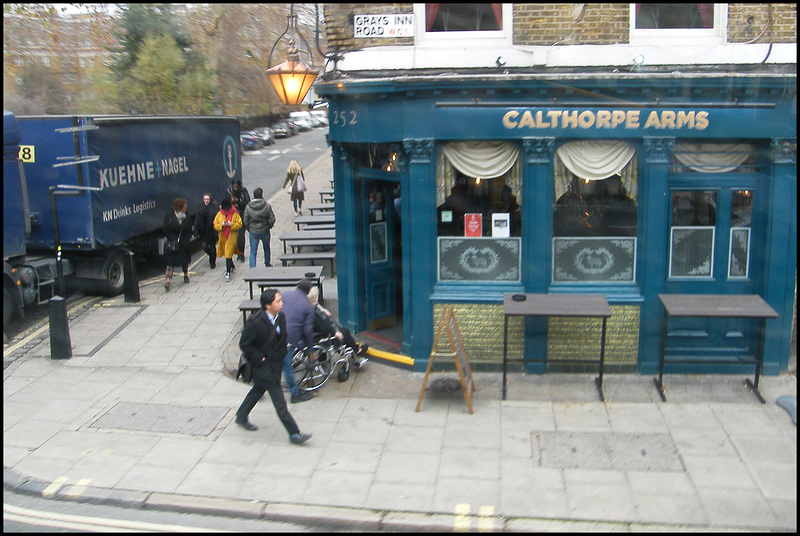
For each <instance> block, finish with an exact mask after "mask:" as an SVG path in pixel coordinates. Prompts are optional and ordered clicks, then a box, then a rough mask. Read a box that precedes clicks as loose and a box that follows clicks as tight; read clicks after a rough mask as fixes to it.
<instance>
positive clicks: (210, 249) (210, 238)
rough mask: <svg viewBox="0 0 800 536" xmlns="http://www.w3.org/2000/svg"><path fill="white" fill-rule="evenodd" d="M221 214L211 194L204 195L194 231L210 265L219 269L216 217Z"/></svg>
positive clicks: (198, 208) (195, 219)
mask: <svg viewBox="0 0 800 536" xmlns="http://www.w3.org/2000/svg"><path fill="white" fill-rule="evenodd" d="M217 212H219V205H217V202H216V201H214V198H213V197H211V194H208V193H206V194H203V202H202V203H200V205H199V206H198V207H197V213H196V214H195V217H194V230H195V233H196V234H197V238H198V239H199V240H200V247H201V248H202V249H203V251H205V252H206V254H208V265H209V266H210V267H211V268H216V267H217V237H218V233H217V231H216V230H214V216H216V215H217Z"/></svg>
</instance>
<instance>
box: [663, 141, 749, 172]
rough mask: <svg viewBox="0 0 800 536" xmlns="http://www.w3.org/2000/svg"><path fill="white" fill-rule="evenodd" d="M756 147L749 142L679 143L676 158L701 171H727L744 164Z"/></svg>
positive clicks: (676, 145) (676, 147) (673, 152)
mask: <svg viewBox="0 0 800 536" xmlns="http://www.w3.org/2000/svg"><path fill="white" fill-rule="evenodd" d="M753 150H754V147H753V146H752V145H750V144H748V143H729V144H721V143H677V144H675V149H674V150H673V151H672V154H673V156H675V159H676V160H677V161H678V162H680V163H681V164H683V165H684V166H688V167H689V168H691V169H692V170H693V171H697V172H699V173H726V172H728V171H733V170H734V169H736V167H737V166H740V165H742V164H744V163H745V162H746V161H747V159H748V158H749V157H750V154H751V153H752V152H753Z"/></svg>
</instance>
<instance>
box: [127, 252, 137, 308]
mask: <svg viewBox="0 0 800 536" xmlns="http://www.w3.org/2000/svg"><path fill="white" fill-rule="evenodd" d="M124 263H125V264H124V266H123V275H124V276H125V303H139V278H138V277H137V276H136V257H135V256H134V254H133V251H129V252H128V254H127V255H125V261H124Z"/></svg>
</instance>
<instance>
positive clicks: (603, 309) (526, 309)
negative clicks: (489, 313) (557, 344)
mask: <svg viewBox="0 0 800 536" xmlns="http://www.w3.org/2000/svg"><path fill="white" fill-rule="evenodd" d="M514 296H525V300H524V301H516V300H514V298H513V297H514ZM503 314H504V315H505V326H504V328H503V400H505V399H506V371H507V363H508V362H509V361H511V362H521V363H523V365H524V364H525V363H546V362H547V358H544V359H524V358H523V359H508V357H507V355H508V317H509V316H542V317H550V316H575V317H598V318H602V319H603V329H602V332H601V336H600V375H599V376H598V377H597V378H595V384H596V385H597V391H598V393H599V394H600V400H601V401H604V402H605V395H604V394H603V363H604V361H605V355H606V320H608V318H609V317H610V316H611V307H609V305H608V301H607V300H606V297H605V296H603V295H602V294H512V293H506V294H503ZM558 362H559V363H595V362H596V361H594V360H587V359H559V360H558Z"/></svg>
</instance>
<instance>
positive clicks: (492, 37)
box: [414, 4, 514, 48]
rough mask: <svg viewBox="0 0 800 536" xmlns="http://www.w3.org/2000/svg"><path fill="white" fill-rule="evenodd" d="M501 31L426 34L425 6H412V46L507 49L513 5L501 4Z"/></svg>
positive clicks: (511, 25) (511, 27) (510, 33)
mask: <svg viewBox="0 0 800 536" xmlns="http://www.w3.org/2000/svg"><path fill="white" fill-rule="evenodd" d="M501 9H502V13H503V29H502V30H497V31H482V32H427V31H426V30H425V4H414V35H415V37H414V45H415V46H418V47H438V48H474V47H476V46H480V47H507V46H511V45H512V43H513V35H514V24H513V22H514V21H513V20H512V16H513V12H514V5H513V4H502V5H501Z"/></svg>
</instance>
